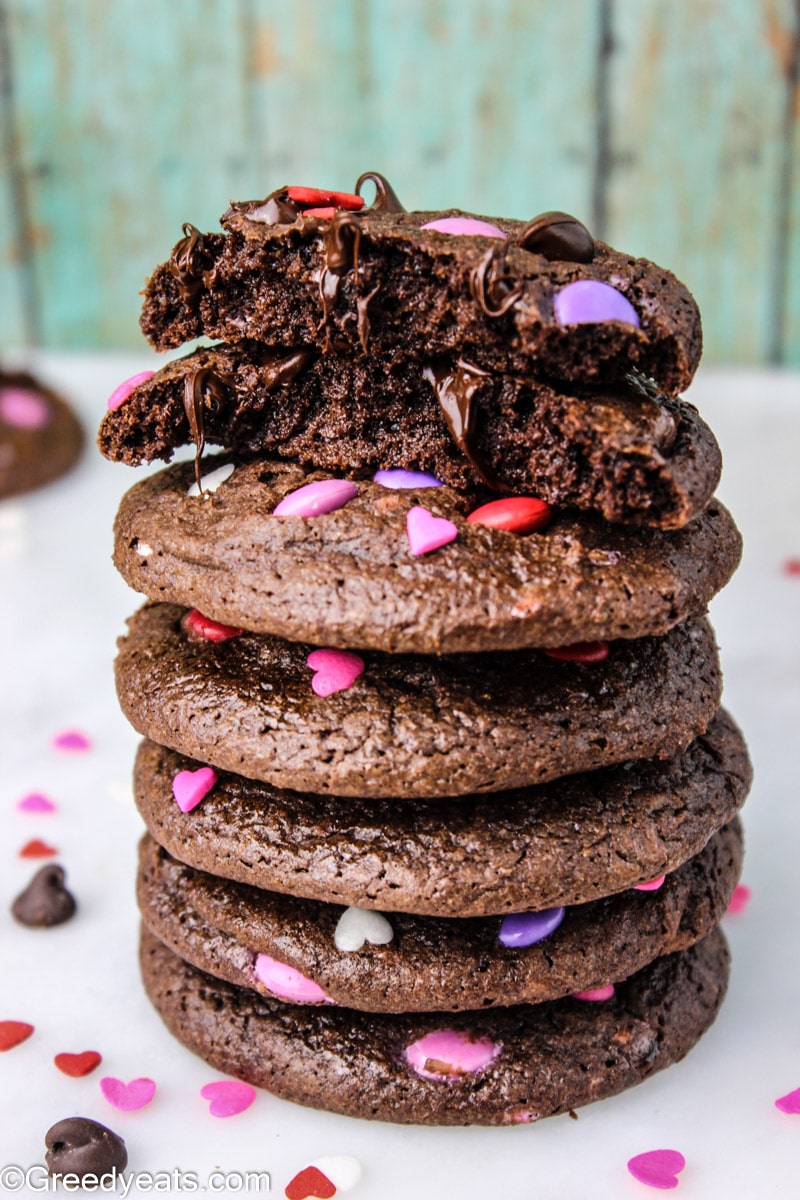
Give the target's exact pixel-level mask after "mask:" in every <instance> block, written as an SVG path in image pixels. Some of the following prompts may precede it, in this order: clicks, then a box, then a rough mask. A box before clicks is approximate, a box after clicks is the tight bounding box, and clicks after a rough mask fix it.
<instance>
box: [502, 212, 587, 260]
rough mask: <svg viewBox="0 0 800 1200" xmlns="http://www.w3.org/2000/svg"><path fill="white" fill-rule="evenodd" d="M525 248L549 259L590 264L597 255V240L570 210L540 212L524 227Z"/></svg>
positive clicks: (523, 245) (520, 240)
mask: <svg viewBox="0 0 800 1200" xmlns="http://www.w3.org/2000/svg"><path fill="white" fill-rule="evenodd" d="M519 244H520V246H522V248H523V250H530V251H531V253H532V254H541V255H543V256H544V257H545V258H546V259H548V261H549V262H579V263H588V262H591V261H592V259H593V258H594V240H593V238H592V235H591V234H590V233H589V230H588V229H587V228H586V226H585V225H582V224H581V222H580V221H579V220H578V219H577V217H571V216H570V215H569V213H563V212H546V213H540V214H539V216H538V217H534V218H533V220H532V221H529V222H528V224H527V225H526V226H525V228H524V229H523V231H522V233H521V234H520V238H519Z"/></svg>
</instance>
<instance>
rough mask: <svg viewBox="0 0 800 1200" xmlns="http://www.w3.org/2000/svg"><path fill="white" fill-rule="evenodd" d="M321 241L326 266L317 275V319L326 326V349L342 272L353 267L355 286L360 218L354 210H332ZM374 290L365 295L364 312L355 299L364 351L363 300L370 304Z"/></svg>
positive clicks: (365, 326) (367, 324)
mask: <svg viewBox="0 0 800 1200" xmlns="http://www.w3.org/2000/svg"><path fill="white" fill-rule="evenodd" d="M322 242H323V252H324V255H325V266H324V267H323V269H322V274H321V275H320V277H319V296H320V300H321V301H322V320H321V321H320V324H319V329H324V330H325V345H324V347H323V349H324V350H326V351H327V350H330V348H331V340H330V326H329V321H330V315H331V312H332V311H333V306H334V304H335V303H336V297H337V295H338V294H339V284H340V283H341V279H342V275H344V274H346V273H347V272H348V271H351V270H352V272H353V281H354V283H355V285H356V287H358V251H359V247H360V245H361V222H360V221H359V219H358V217H357V216H356V214H355V213H352V212H345V211H340V212H336V213H334V214H333V216H332V217H331V221H330V224H329V226H328V228H327V229H326V230H325V233H324V234H323V239H322ZM374 294H375V293H374V292H373V293H372V294H371V295H370V296H368V297H366V300H365V305H364V307H363V315H362V309H361V306H358V301H357V302H356V303H357V306H358V308H359V316H358V333H359V337H360V338H361V344H362V346H364V350H365V351H366V345H365V343H364V337H363V336H362V334H363V333H364V331H366V335H367V336H368V335H369V322H368V321H367V319H366V317H367V313H366V304H369V301H370V300H371V299H372V296H373V295H374Z"/></svg>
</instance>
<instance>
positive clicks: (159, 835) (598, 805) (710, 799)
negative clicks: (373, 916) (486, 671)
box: [134, 711, 751, 918]
mask: <svg viewBox="0 0 800 1200" xmlns="http://www.w3.org/2000/svg"><path fill="white" fill-rule="evenodd" d="M199 767H200V764H199V763H197V762H194V761H192V760H191V759H187V758H184V757H183V756H182V755H178V754H175V753H174V752H173V751H171V750H166V749H165V748H163V747H162V746H157V745H155V743H153V742H143V743H142V745H141V746H140V748H139V752H138V755H137V758H136V769H135V773H134V789H135V795H136V803H137V805H138V807H139V811H140V813H141V816H142V818H143V820H144V822H145V824H146V825H147V828H148V829H149V831H150V833H151V834H152V836H153V837H154V838H155V840H156V841H157V842H159V843H160V844H161V845H162V846H165V847H166V848H167V850H168V851H169V853H170V854H171V855H172V856H173V857H174V858H177V859H179V860H180V861H181V862H184V863H187V864H189V865H190V866H192V867H196V868H198V869H199V870H201V871H206V872H209V873H211V874H213V875H218V876H224V877H225V878H227V879H231V880H236V881H238V882H239V883H247V884H251V885H252V886H253V887H256V888H263V889H266V890H267V891H273V892H281V893H289V894H290V895H293V896H303V897H306V898H309V899H313V900H321V901H326V902H329V903H333V904H340V905H348V906H349V905H354V906H356V907H360V908H367V909H378V910H380V911H383V912H387V913H389V912H410V913H418V914H427V915H430V916H440V917H462V918H466V917H482V916H491V915H492V914H502V915H505V914H507V913H509V912H520V911H525V910H528V909H530V910H538V909H543V908H552V907H557V906H564V905H566V906H571V905H575V904H581V903H584V902H587V901H589V900H594V899H597V898H598V897H603V896H607V895H610V894H612V893H617V892H623V891H625V890H627V889H629V888H632V887H635V886H636V885H637V884H640V883H644V882H646V881H648V880H651V879H653V878H654V877H655V876H658V875H663V874H665V873H669V872H673V871H675V870H676V869H677V868H678V867H680V865H681V864H682V863H684V862H686V860H687V859H689V858H691V857H692V855H696V854H699V853H700V851H701V850H702V849H703V847H704V846H705V845H706V843H707V842H708V840H709V838H710V837H711V836H712V835H713V834H714V833H715V832H716V831H717V830H719V829H721V828H722V827H723V826H724V825H726V824H727V823H728V822H729V821H730V820H731V819H732V818H733V817H734V816H735V814H736V812H737V811H738V809H739V808H740V807H741V805H742V804H743V803H744V800H745V797H746V795H747V791H748V788H749V786H750V779H751V768H750V763H749V762H748V758H747V751H746V748H745V745H744V742H743V740H742V736H741V734H740V733H739V731H738V729H737V728H736V726H735V725H734V723H733V721H732V720H731V718H730V717H729V716H728V715H727V714H726V713H725V712H723V711H720V713H719V714H718V715H717V716H716V717H715V718H714V720H713V721H712V722H711V725H710V727H709V729H708V732H707V733H706V734H704V735H703V736H702V737H700V738H698V739H697V740H696V741H695V742H694V743H693V744H692V745H691V746H690V747H689V749H688V750H685V751H684V752H683V754H681V755H678V756H676V757H675V758H673V759H671V760H669V761H668V762H658V761H650V762H637V763H626V764H624V765H623V766H616V767H607V768H605V770H601V771H593V772H591V773H590V774H586V775H572V776H569V777H567V778H564V779H558V780H556V781H555V782H552V783H547V784H540V785H539V786H537V787H527V788H523V789H520V790H519V791H516V792H505V793H499V794H498V793H495V794H493V795H484V796H476V795H472V796H459V797H457V798H455V799H451V800H417V801H415V802H414V803H413V804H402V803H398V802H397V801H396V800H393V799H386V800H366V799H361V798H354V799H338V800H337V801H336V802H335V803H332V802H331V801H330V800H329V799H328V798H327V797H324V796H314V795H309V794H307V793H306V794H304V793H298V792H287V791H280V790H278V789H277V788H274V787H272V786H271V785H270V784H266V783H256V782H254V781H252V780H248V779H244V778H243V777H242V776H240V775H228V774H221V775H220V777H219V779H218V781H217V782H216V784H215V786H214V787H213V789H212V790H211V791H210V792H209V793H208V794H207V795H206V796H205V799H204V800H203V801H202V803H200V804H199V805H197V806H196V807H195V808H193V809H192V810H191V811H188V812H182V811H181V810H180V809H179V808H178V806H177V804H176V803H175V798H174V795H173V780H174V779H175V778H176V776H177V775H178V774H179V773H180V772H194V771H197V770H198V768H199ZM184 778H187V777H186V776H184ZM188 778H191V776H189V777H188Z"/></svg>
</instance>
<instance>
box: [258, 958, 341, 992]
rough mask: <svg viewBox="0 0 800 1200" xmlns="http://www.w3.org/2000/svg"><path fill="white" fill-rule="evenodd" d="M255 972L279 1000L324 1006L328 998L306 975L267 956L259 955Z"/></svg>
mask: <svg viewBox="0 0 800 1200" xmlns="http://www.w3.org/2000/svg"><path fill="white" fill-rule="evenodd" d="M255 972H256V975H257V976H258V978H259V979H260V981H261V982H262V983H263V984H264V987H265V988H269V990H270V991H271V992H272V993H273V995H275V996H278V997H279V998H280V999H281V1000H291V1001H292V1003H293V1004H326V1003H330V1002H331V1001H330V997H329V996H326V995H325V993H324V992H323V990H322V988H321V987H320V986H319V984H316V983H314V980H313V979H309V978H308V976H306V975H301V973H300V972H299V971H296V970H295V968H294V967H290V966H289V965H288V964H287V963H282V962H278V960H277V959H276V958H270V956H269V955H268V954H259V955H258V957H257V958H256V962H255Z"/></svg>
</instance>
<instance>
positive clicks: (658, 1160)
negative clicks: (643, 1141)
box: [628, 1150, 686, 1191]
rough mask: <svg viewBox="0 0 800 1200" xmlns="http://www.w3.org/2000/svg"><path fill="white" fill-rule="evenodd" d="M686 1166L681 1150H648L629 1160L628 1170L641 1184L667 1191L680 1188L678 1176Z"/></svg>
mask: <svg viewBox="0 0 800 1200" xmlns="http://www.w3.org/2000/svg"><path fill="white" fill-rule="evenodd" d="M685 1166H686V1159H685V1158H684V1157H683V1155H682V1154H681V1152H680V1151H679V1150H648V1151H647V1152H646V1153H645V1154H637V1155H636V1156H635V1157H634V1158H631V1159H629V1160H628V1170H629V1171H630V1173H631V1175H632V1176H633V1178H634V1179H638V1180H639V1183H645V1184H647V1186H648V1187H652V1188H661V1189H662V1190H663V1191H667V1190H668V1189H669V1188H676V1187H677V1186H678V1180H677V1176H678V1175H679V1174H680V1173H681V1171H682V1170H683V1168H684V1167H685Z"/></svg>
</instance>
